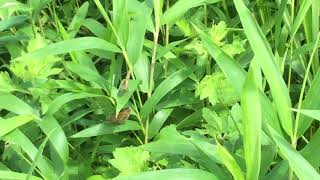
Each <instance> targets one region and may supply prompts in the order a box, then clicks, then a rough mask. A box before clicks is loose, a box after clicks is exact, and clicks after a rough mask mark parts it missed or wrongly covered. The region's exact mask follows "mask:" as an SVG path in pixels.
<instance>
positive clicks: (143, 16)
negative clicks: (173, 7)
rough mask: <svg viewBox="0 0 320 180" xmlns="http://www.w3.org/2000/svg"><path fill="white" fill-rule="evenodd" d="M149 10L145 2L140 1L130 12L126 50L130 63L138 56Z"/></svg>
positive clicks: (134, 61) (149, 13)
mask: <svg viewBox="0 0 320 180" xmlns="http://www.w3.org/2000/svg"><path fill="white" fill-rule="evenodd" d="M151 12H152V10H151V8H150V7H148V5H147V3H140V4H139V7H138V8H136V10H135V11H134V12H130V13H132V14H133V15H132V16H131V17H130V19H131V20H130V23H129V32H128V34H129V36H128V42H127V46H126V50H127V53H128V56H129V60H130V62H131V64H132V65H134V64H135V63H136V62H137V60H138V58H139V57H140V54H141V51H142V47H143V43H144V38H145V33H146V29H147V24H148V20H149V17H150V15H151Z"/></svg>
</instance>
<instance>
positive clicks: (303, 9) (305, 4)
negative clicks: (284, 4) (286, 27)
mask: <svg viewBox="0 0 320 180" xmlns="http://www.w3.org/2000/svg"><path fill="white" fill-rule="evenodd" d="M312 1H313V0H304V1H302V3H301V5H300V9H299V11H298V14H297V16H296V17H295V19H294V23H293V25H292V28H291V32H290V37H291V39H290V41H292V40H293V38H294V36H295V34H296V33H297V31H298V29H299V27H300V25H301V23H302V21H303V20H304V18H305V17H306V14H307V12H308V10H309V9H310V6H311V4H312Z"/></svg>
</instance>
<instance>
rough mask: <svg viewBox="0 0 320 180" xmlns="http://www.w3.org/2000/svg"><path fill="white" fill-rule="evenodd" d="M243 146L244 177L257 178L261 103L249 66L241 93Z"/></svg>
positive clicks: (259, 156)
mask: <svg viewBox="0 0 320 180" xmlns="http://www.w3.org/2000/svg"><path fill="white" fill-rule="evenodd" d="M241 110H242V127H243V146H244V157H245V161H246V167H247V173H246V179H252V180H257V179H258V178H259V170H260V161H261V118H262V117H261V111H262V109H261V103H260V94H259V90H258V87H257V85H256V83H255V80H254V74H253V69H252V68H250V69H249V72H248V75H247V79H246V81H245V83H244V85H243V90H242V95H241Z"/></svg>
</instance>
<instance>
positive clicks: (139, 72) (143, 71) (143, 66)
mask: <svg viewBox="0 0 320 180" xmlns="http://www.w3.org/2000/svg"><path fill="white" fill-rule="evenodd" d="M133 71H134V74H135V76H136V79H137V80H139V81H141V84H140V85H139V87H140V90H141V91H142V92H144V93H147V92H148V86H149V84H148V83H149V75H150V72H149V71H150V62H149V59H148V56H147V55H146V53H142V54H140V58H139V59H138V60H137V62H136V63H135V64H134V65H133Z"/></svg>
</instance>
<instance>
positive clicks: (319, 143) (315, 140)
mask: <svg viewBox="0 0 320 180" xmlns="http://www.w3.org/2000/svg"><path fill="white" fill-rule="evenodd" d="M319 147H320V129H318V130H317V131H316V132H315V133H314V134H313V136H312V137H311V139H310V141H309V143H308V144H307V145H306V146H305V147H304V148H303V149H302V150H301V151H300V152H301V155H302V156H303V157H304V158H305V159H306V160H308V162H309V163H310V164H311V165H312V166H313V167H314V168H318V167H319V166H320V156H318V153H319Z"/></svg>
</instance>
